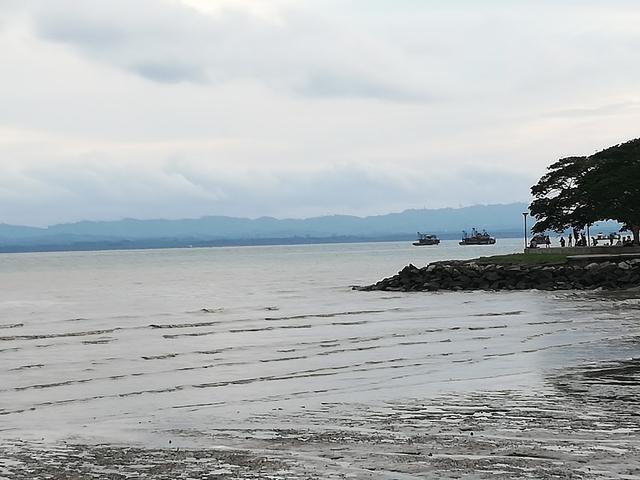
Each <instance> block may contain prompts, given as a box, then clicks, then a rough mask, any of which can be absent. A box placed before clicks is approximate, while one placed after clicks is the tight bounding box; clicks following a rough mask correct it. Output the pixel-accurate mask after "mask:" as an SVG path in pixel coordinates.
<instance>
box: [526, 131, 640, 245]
mask: <svg viewBox="0 0 640 480" xmlns="http://www.w3.org/2000/svg"><path fill="white" fill-rule="evenodd" d="M548 170H549V171H548V172H547V174H545V175H544V176H543V177H542V178H541V179H540V180H539V181H538V183H537V184H536V185H534V186H533V187H531V193H532V194H533V196H534V200H533V202H532V203H531V206H530V210H531V214H532V215H533V216H534V217H535V218H536V220H537V221H536V224H535V225H534V226H533V231H534V232H537V233H541V232H544V231H545V230H554V231H556V232H562V231H564V230H565V229H566V228H573V229H582V228H583V227H584V226H585V225H590V224H592V223H594V222H597V221H599V220H616V221H618V222H620V223H622V224H624V225H625V228H628V229H630V230H631V231H632V232H633V237H634V243H636V244H638V243H640V139H636V140H632V141H630V142H627V143H623V144H620V145H616V146H614V147H610V148H607V149H605V150H602V151H600V152H598V153H595V154H593V155H591V156H588V157H567V158H563V159H560V160H559V161H557V162H556V163H554V164H553V165H551V166H550V167H549V168H548Z"/></svg>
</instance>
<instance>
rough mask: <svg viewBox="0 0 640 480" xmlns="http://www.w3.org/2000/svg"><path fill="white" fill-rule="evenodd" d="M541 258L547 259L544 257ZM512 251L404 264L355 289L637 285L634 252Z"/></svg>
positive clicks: (639, 276) (639, 275) (639, 270)
mask: <svg viewBox="0 0 640 480" xmlns="http://www.w3.org/2000/svg"><path fill="white" fill-rule="evenodd" d="M545 257H547V258H545ZM596 257H597V256H588V255H587V256H576V257H567V256H562V255H533V256H532V257H530V256H528V255H527V254H524V255H523V254H515V255H505V256H496V257H483V258H477V259H472V260H447V261H442V262H433V263H430V264H428V265H426V266H424V267H421V268H418V267H416V266H415V265H413V264H409V265H407V266H406V267H404V268H403V269H402V270H400V271H399V272H398V273H397V274H396V275H394V276H391V277H387V278H384V279H382V280H380V281H379V282H376V283H374V284H371V285H366V286H358V287H353V289H354V290H359V291H375V290H379V291H392V292H419V291H429V292H435V291H475V290H484V291H501V290H509V291H513V290H534V289H535V290H596V289H605V290H616V289H630V288H637V287H640V256H639V257H635V256H624V255H619V256H618V255H612V256H602V257H601V258H596Z"/></svg>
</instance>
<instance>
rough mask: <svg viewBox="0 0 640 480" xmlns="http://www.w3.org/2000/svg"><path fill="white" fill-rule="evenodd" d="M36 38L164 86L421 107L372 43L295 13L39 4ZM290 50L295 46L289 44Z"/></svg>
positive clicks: (118, 3) (141, 0)
mask: <svg viewBox="0 0 640 480" xmlns="http://www.w3.org/2000/svg"><path fill="white" fill-rule="evenodd" d="M38 5H39V8H37V9H35V10H34V11H33V12H32V13H33V24H34V28H35V30H36V32H37V34H38V35H39V36H40V37H41V38H43V39H46V40H48V41H52V42H59V43H63V44H66V45H69V46H72V47H73V48H75V49H77V50H78V51H80V52H82V53H83V54H84V55H86V56H88V57H89V58H91V59H94V60H96V61H99V62H104V63H107V64H109V65H112V66H115V67H117V68H121V69H124V70H126V71H129V72H132V73H134V74H137V75H140V76H142V77H144V78H146V79H148V80H151V81H157V82H162V83H178V82H194V83H206V82H213V83H215V82H229V81H232V80H235V79H253V80H257V81H259V82H262V83H265V84H267V85H268V86H270V87H272V88H275V89H277V90H287V91H291V92H295V93H297V94H301V95H309V96H311V97H338V98H340V97H356V98H379V99H384V100H389V101H414V100H417V101H423V100H424V99H425V98H427V95H426V88H425V86H424V84H423V85H420V86H419V85H418V84H412V82H410V81H406V80H402V77H397V76H395V75H394V74H393V71H390V69H393V68H394V66H393V65H392V64H390V63H386V62H385V60H384V59H383V58H380V56H379V54H380V52H376V51H375V45H368V46H364V45H359V44H358V42H354V41H353V39H352V38H350V33H349V32H345V31H343V30H341V29H335V28H333V27H331V26H330V25H329V24H324V23H323V22H322V21H321V20H319V19H314V18H313V17H312V16H310V15H307V14H305V13H304V12H303V11H300V10H293V11H290V12H287V13H286V15H285V16H284V20H283V23H282V24H280V23H278V24H274V23H271V22H268V21H266V20H264V19H263V20H261V19H259V18H256V17H255V16H252V15H250V14H248V13H246V12H244V11H242V10H231V9H223V10H221V11H220V12H219V13H218V14H217V15H215V16H211V15H205V14H202V13H199V12H198V11H196V10H194V9H191V8H188V7H186V6H183V5H180V4H178V3H175V2H168V1H157V0H156V1H154V0H138V1H136V2H130V1H125V0H110V1H109V2H103V1H100V0H86V1H84V2H75V1H71V0H59V1H56V2H40V3H39V4H38ZM292 42H293V43H292Z"/></svg>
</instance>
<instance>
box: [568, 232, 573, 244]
mask: <svg viewBox="0 0 640 480" xmlns="http://www.w3.org/2000/svg"><path fill="white" fill-rule="evenodd" d="M572 242H573V235H571V232H569V246H571V244H572Z"/></svg>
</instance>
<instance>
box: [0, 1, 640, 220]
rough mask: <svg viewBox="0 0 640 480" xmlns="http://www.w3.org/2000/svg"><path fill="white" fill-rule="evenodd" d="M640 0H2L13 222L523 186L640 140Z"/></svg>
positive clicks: (327, 208)
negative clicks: (559, 165)
mask: <svg viewBox="0 0 640 480" xmlns="http://www.w3.org/2000/svg"><path fill="white" fill-rule="evenodd" d="M638 25H640V2H637V1H636V0H629V1H624V0H611V1H607V2H603V1H600V0H597V1H596V0H593V1H589V0H583V1H579V0H565V1H563V2H558V1H556V0H530V1H518V0H485V1H483V2H478V1H476V0H457V1H452V0H297V1H296V0H268V1H267V0H109V1H103V0H40V1H38V0H0V223H12V224H23V225H36V226H42V225H48V224H53V223H60V222H72V221H78V220H86V219H88V220H111V219H119V218H195V217H200V216H206V215H230V216H243V217H252V218H253V217H260V216H275V217H278V218H284V217H296V218H301V217H310V216H316V215H327V214H352V215H360V216H364V215H372V214H383V213H389V212H395V211H402V210H404V209H407V208H425V207H426V208H440V207H459V206H467V205H474V204H491V203H509V202H515V201H529V188H530V186H531V185H532V184H533V183H535V182H536V180H537V179H538V178H539V177H540V176H541V175H542V174H543V173H544V171H545V169H546V167H547V166H548V165H549V164H551V163H552V162H553V161H555V160H557V159H558V158H561V157H565V156H569V155H588V154H590V153H593V152H595V151H597V150H600V149H602V148H605V147H607V146H610V145H614V144H617V143H621V142H623V141H626V140H630V139H632V138H637V137H639V136H640V132H639V129H638V126H639V125H640V29H639V28H638Z"/></svg>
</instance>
